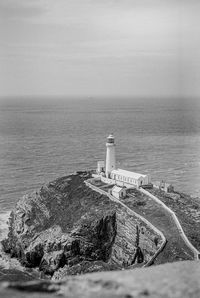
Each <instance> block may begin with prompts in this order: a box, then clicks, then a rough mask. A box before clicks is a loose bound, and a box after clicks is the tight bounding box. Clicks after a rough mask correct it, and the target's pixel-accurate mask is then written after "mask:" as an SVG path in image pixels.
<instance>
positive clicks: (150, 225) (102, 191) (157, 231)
mask: <svg viewBox="0 0 200 298" xmlns="http://www.w3.org/2000/svg"><path fill="white" fill-rule="evenodd" d="M91 180H93V179H88V180H86V181H85V184H86V185H87V186H88V187H90V188H91V189H93V190H94V191H97V192H98V193H100V194H103V195H106V196H107V197H108V198H109V199H110V200H112V201H114V202H116V203H118V204H120V205H122V206H123V207H125V208H126V210H127V213H128V214H130V215H132V214H133V215H134V216H135V217H137V218H139V219H140V220H142V221H143V222H145V223H146V225H148V226H149V227H150V228H151V229H152V230H154V231H155V232H156V233H157V234H158V235H160V237H161V238H162V244H161V246H160V247H159V249H158V250H157V251H156V252H155V254H154V255H153V256H152V258H151V259H150V260H149V261H148V262H147V263H146V264H144V266H143V267H147V266H150V265H151V264H152V263H153V261H154V260H155V258H156V257H157V256H158V254H159V253H160V252H161V251H162V250H163V248H164V247H165V245H166V243H167V240H166V238H165V236H164V234H163V233H162V232H161V231H160V230H158V229H157V228H156V227H155V226H154V225H152V223H150V222H149V221H148V220H147V219H146V218H144V217H143V216H141V215H139V214H138V213H136V212H135V211H133V210H132V209H130V208H129V207H128V206H126V205H125V204H124V203H122V202H121V201H119V200H118V199H116V198H115V197H113V196H112V195H111V194H109V193H107V192H106V191H104V190H102V189H100V188H98V187H97V186H94V185H93V184H91V183H90V181H91ZM109 180H111V179H109Z"/></svg>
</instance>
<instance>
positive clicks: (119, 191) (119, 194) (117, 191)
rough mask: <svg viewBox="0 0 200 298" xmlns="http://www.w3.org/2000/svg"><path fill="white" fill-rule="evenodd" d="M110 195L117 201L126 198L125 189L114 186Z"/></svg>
mask: <svg viewBox="0 0 200 298" xmlns="http://www.w3.org/2000/svg"><path fill="white" fill-rule="evenodd" d="M112 195H113V197H115V198H117V199H123V198H125V197H126V189H125V188H124V187H119V186H117V185H115V186H114V187H113V188H112Z"/></svg>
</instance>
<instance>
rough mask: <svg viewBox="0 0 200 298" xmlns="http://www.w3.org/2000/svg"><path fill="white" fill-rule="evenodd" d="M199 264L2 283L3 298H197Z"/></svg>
mask: <svg viewBox="0 0 200 298" xmlns="http://www.w3.org/2000/svg"><path fill="white" fill-rule="evenodd" d="M199 276H200V263H199V262H191V261H184V262H177V263H171V264H165V265H158V266H153V267H149V268H145V269H135V270H126V271H115V272H103V273H102V272H98V273H93V274H85V275H82V276H76V277H74V276H70V277H68V278H67V279H66V280H63V281H59V282H53V281H35V282H21V283H20V282H17V283H6V284H0V292H1V295H2V297H5V298H6V297H9V298H18V297H19V298H21V297H24V298H34V297H44V298H47V297H48V298H51V297H67V298H86V297H87V298H93V297H96V298H111V297H113V298H114V297H116V298H133V297H134V298H146V297H148V298H171V297H176V298H183V297H184V298H191V297H193V298H198V297H200V283H199Z"/></svg>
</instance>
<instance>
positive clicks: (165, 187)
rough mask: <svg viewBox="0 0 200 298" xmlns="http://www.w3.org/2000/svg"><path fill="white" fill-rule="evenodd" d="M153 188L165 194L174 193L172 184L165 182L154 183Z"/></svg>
mask: <svg viewBox="0 0 200 298" xmlns="http://www.w3.org/2000/svg"><path fill="white" fill-rule="evenodd" d="M153 186H154V187H155V188H158V189H160V190H163V191H165V192H174V186H173V185H172V184H169V183H166V182H165V181H163V180H162V181H155V182H154V183H153Z"/></svg>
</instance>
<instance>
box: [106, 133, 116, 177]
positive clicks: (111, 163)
mask: <svg viewBox="0 0 200 298" xmlns="http://www.w3.org/2000/svg"><path fill="white" fill-rule="evenodd" d="M106 147H107V151H106V177H107V178H110V173H111V171H112V170H115V168H116V159H115V139H114V136H113V135H112V134H111V135H109V136H108V137H107V143H106Z"/></svg>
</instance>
